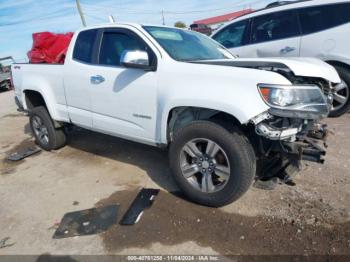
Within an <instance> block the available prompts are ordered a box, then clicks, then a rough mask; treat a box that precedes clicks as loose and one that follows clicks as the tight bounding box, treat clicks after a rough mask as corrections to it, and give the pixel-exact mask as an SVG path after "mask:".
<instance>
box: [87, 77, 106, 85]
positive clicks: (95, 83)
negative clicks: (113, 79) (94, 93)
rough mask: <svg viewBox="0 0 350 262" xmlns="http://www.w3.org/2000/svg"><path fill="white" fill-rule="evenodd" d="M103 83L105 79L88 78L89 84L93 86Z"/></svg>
mask: <svg viewBox="0 0 350 262" xmlns="http://www.w3.org/2000/svg"><path fill="white" fill-rule="evenodd" d="M104 81H105V78H104V77H103V76H100V75H96V76H91V77H90V82H91V84H94V85H98V84H101V83H102V82H104Z"/></svg>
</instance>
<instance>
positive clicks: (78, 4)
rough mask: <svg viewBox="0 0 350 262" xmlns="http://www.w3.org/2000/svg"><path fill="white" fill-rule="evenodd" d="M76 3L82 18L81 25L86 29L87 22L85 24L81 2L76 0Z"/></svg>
mask: <svg viewBox="0 0 350 262" xmlns="http://www.w3.org/2000/svg"><path fill="white" fill-rule="evenodd" d="M76 3H77V8H78V12H79V15H80V18H81V23H82V24H83V26H84V27H85V26H86V22H85V18H84V14H83V11H82V10H81V6H80V1H79V0H76Z"/></svg>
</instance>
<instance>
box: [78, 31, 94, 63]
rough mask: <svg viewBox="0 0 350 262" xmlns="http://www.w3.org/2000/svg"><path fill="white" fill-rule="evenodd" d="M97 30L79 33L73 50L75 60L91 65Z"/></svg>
mask: <svg viewBox="0 0 350 262" xmlns="http://www.w3.org/2000/svg"><path fill="white" fill-rule="evenodd" d="M96 33H97V30H95V29H93V30H86V31H82V32H80V33H79V35H78V37H77V40H76V41H75V46H74V50H73V59H75V60H78V61H82V62H86V63H91V62H92V51H93V47H94V43H95V39H96Z"/></svg>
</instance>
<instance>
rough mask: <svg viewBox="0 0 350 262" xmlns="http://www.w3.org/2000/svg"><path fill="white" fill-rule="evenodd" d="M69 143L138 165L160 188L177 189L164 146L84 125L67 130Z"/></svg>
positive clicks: (106, 156) (74, 146)
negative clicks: (124, 138) (110, 134)
mask: <svg viewBox="0 0 350 262" xmlns="http://www.w3.org/2000/svg"><path fill="white" fill-rule="evenodd" d="M68 145H69V146H70V147H72V148H75V149H78V150H82V151H84V152H88V153H91V154H94V155H98V156H101V157H104V158H109V159H111V160H114V161H119V162H123V163H127V164H131V165H134V166H136V167H139V168H140V169H142V170H144V171H145V172H146V173H147V175H148V176H149V177H150V178H151V179H152V180H153V181H154V182H155V183H156V184H157V185H159V186H160V187H161V188H163V189H165V190H167V191H169V192H171V191H177V190H178V188H177V186H176V185H175V182H174V180H173V178H172V176H171V173H170V169H169V164H168V152H167V151H166V150H162V149H159V148H156V147H152V146H147V145H143V144H139V143H134V142H131V141H127V140H123V139H119V138H116V137H112V136H108V135H104V134H100V133H96V132H92V131H89V130H85V129H77V130H74V131H72V132H70V133H69V141H68Z"/></svg>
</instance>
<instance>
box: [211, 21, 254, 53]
mask: <svg viewBox="0 0 350 262" xmlns="http://www.w3.org/2000/svg"><path fill="white" fill-rule="evenodd" d="M248 25H249V20H244V21H239V22H237V23H234V24H231V25H229V26H227V27H225V28H223V29H221V31H220V32H218V33H217V34H215V35H214V36H213V39H214V40H216V41H217V42H219V43H220V44H222V45H223V46H225V47H226V48H233V47H238V46H242V45H244V44H245V37H246V32H247V30H248Z"/></svg>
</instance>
